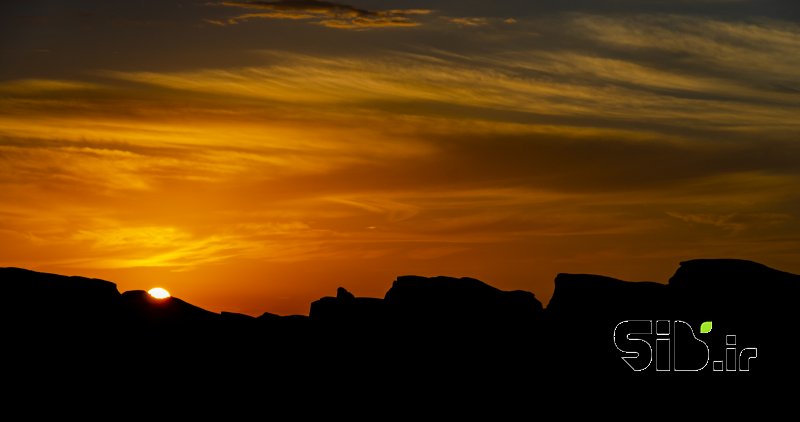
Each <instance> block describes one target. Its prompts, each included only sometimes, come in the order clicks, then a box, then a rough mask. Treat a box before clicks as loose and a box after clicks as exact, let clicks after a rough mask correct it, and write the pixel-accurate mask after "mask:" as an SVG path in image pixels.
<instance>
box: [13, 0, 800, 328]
mask: <svg viewBox="0 0 800 422" xmlns="http://www.w3.org/2000/svg"><path fill="white" fill-rule="evenodd" d="M343 1H345V2H344V3H333V2H330V3H329V2H321V1H313V0H292V1H261V2H244V1H241V2H239V1H213V0H197V1H192V0H183V1H169V0H148V1H133V0H130V1H109V0H70V1H41V0H11V1H3V2H2V4H0V266H16V267H25V268H30V269H34V270H39V271H47V272H55V273H59V274H68V275H84V276H90V277H98V278H104V279H108V280H111V281H115V282H116V283H117V284H118V286H119V288H120V290H121V291H125V290H132V289H143V290H147V289H149V288H151V287H154V286H161V287H165V288H167V289H168V290H170V292H172V294H173V295H174V296H177V297H180V298H182V299H184V300H187V301H189V302H191V303H193V304H196V305H198V306H202V307H204V308H206V309H209V310H213V311H220V310H228V311H235V312H243V313H248V314H252V315H258V314H260V313H262V312H264V311H270V312H274V313H281V314H289V313H301V314H305V313H307V312H308V305H309V303H310V302H311V301H312V300H315V299H317V298H319V297H321V296H325V295H332V294H335V290H336V287H337V286H345V287H347V288H348V289H349V290H350V291H352V292H353V293H355V294H356V295H359V296H381V297H382V296H383V294H384V293H385V291H386V290H387V289H388V288H389V286H390V285H391V282H392V281H393V280H394V279H395V277H396V276H398V275H403V274H417V275H450V276H471V277H475V278H479V279H482V280H484V281H486V282H488V283H490V284H492V285H495V286H497V287H500V288H503V289H524V290H529V291H532V292H534V293H536V295H537V297H538V298H539V299H540V300H542V301H543V302H544V303H545V304H546V303H547V300H548V299H549V297H550V295H551V293H552V289H553V278H554V277H555V275H556V274H557V273H559V272H573V273H578V272H586V273H600V274H606V275H610V276H615V277H619V278H624V279H631V280H654V281H662V282H663V281H666V279H667V278H668V277H669V276H670V275H671V274H672V273H673V272H674V271H675V269H676V268H677V265H678V262H679V261H681V260H685V259H690V258H702V257H730V258H745V259H752V260H756V261H760V262H762V263H765V264H767V265H770V266H773V267H777V268H779V269H783V270H786V271H792V272H800V259H798V257H800V221H799V220H798V218H799V217H800V2H798V1H796V0H614V1H612V0H609V1H596V0H562V1H558V2H553V1H536V0H530V1H526V0H519V1H485V0H434V1H411V0H394V1H392V0H387V1H365V0H343Z"/></svg>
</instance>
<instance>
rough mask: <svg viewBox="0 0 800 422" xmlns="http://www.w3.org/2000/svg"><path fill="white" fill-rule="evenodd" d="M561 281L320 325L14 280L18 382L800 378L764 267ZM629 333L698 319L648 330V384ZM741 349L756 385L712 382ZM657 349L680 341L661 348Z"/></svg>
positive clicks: (337, 316)
mask: <svg viewBox="0 0 800 422" xmlns="http://www.w3.org/2000/svg"><path fill="white" fill-rule="evenodd" d="M555 283H556V286H555V292H554V294H553V297H552V299H551V300H550V303H549V304H548V305H547V307H546V308H545V307H543V306H542V304H541V303H540V302H539V301H538V300H537V299H536V297H535V296H534V294H533V293H530V292H525V291H502V290H499V289H496V288H494V287H492V286H490V285H488V284H486V283H484V282H481V281H479V280H475V279H471V278H460V279H456V278H450V277H433V278H424V277H417V276H402V277H398V278H397V279H396V280H395V281H394V283H393V284H392V286H391V288H390V289H389V290H388V292H387V293H386V295H385V297H384V298H363V297H355V296H354V295H352V294H351V293H350V292H348V291H347V290H346V289H345V288H339V289H338V291H337V294H336V296H335V297H324V298H321V299H320V300H318V301H315V302H313V303H312V304H311V308H310V315H309V316H279V315H274V314H270V313H264V314H263V315H262V316H260V317H258V318H254V317H250V316H247V315H241V314H236V313H227V312H222V313H220V314H217V313H213V312H209V311H206V310H204V309H201V308H199V307H196V306H193V305H191V304H189V303H186V302H184V301H182V300H180V299H178V298H167V299H162V300H158V299H154V298H152V297H150V296H149V295H148V294H146V293H145V292H143V291H130V292H125V293H122V294H120V293H119V292H118V291H117V288H116V285H115V284H114V283H111V282H108V281H103V280H96V279H88V278H82V277H65V276H60V275H54V274H45V273H38V272H33V271H28V270H24V269H18V268H3V269H0V295H2V296H0V297H2V303H0V323H1V324H2V329H3V333H4V341H3V349H4V356H5V359H6V362H7V365H6V368H5V375H6V379H13V377H14V376H19V377H23V378H26V379H30V378H31V377H33V376H35V377H37V379H39V380H40V381H41V380H48V379H51V378H52V379H54V380H61V381H62V382H65V380H70V379H83V380H86V379H90V380H93V382H95V383H96V384H95V385H104V386H106V385H107V386H114V385H118V384H119V383H121V382H122V381H121V380H124V382H123V384H125V386H131V385H141V384H142V383H152V380H153V379H160V378H159V377H161V376H163V375H157V374H158V373H159V372H160V371H166V373H168V374H171V375H170V376H169V377H168V378H169V380H170V381H169V382H167V383H161V382H158V383H157V384H160V385H161V387H162V388H165V389H170V388H180V387H190V386H194V387H197V385H198V384H197V383H200V385H216V386H217V388H221V387H219V386H231V385H250V384H248V383H253V382H255V383H256V384H259V383H268V384H272V385H277V386H283V385H295V386H297V385H298V384H299V385H301V386H302V388H305V389H306V390H304V391H307V393H308V394H313V393H314V392H330V391H334V390H337V389H340V388H342V385H356V386H359V387H360V388H361V389H364V390H372V391H373V392H375V391H394V390H398V389H407V388H408V385H412V386H416V387H415V388H420V389H430V390H437V391H438V390H446V391H450V390H452V389H453V388H458V389H469V390H473V391H496V390H497V389H501V390H502V389H514V390H516V391H520V390H519V389H522V390H521V391H526V390H525V389H526V388H529V389H535V388H537V386H541V385H544V384H546V383H547V382H548V380H560V381H564V380H595V381H597V380H613V382H614V383H615V384H614V385H629V386H638V385H641V383H642V382H647V383H653V382H656V383H661V382H666V383H674V384H680V385H683V384H687V385H691V384H695V383H697V382H700V383H707V382H717V381H722V382H723V383H730V382H733V383H738V382H747V383H750V382H751V381H757V380H763V379H766V378H765V377H769V378H773V377H794V376H795V375H796V373H797V371H798V370H797V367H796V366H795V365H794V364H793V362H794V361H795V360H796V356H795V355H796V350H797V349H796V343H797V342H796V340H795V331H796V327H797V326H798V320H799V319H800V317H799V316H798V312H797V307H796V305H795V304H796V302H797V299H798V293H800V276H798V275H794V274H789V273H785V272H781V271H778V270H775V269H771V268H769V267H766V266H764V265H761V264H758V263H754V262H749V261H741V260H693V261H688V262H683V263H681V265H680V267H679V269H678V271H677V272H676V273H675V275H674V276H673V277H672V278H671V279H670V280H669V283H668V284H666V285H664V284H659V283H653V282H626V281H621V280H616V279H613V278H608V277H603V276H597V275H575V274H560V275H558V277H557V278H556V280H555ZM626 320H640V321H645V324H649V321H655V320H666V321H676V320H678V321H685V322H686V323H687V324H688V326H690V327H691V330H690V331H688V332H687V331H686V329H685V327H686V324H683V325H681V326H680V327H678V326H677V324H676V325H672V324H669V325H668V327H669V328H667V329H666V334H665V335H662V336H657V335H656V333H655V332H654V331H655V330H656V325H655V322H653V325H652V331H650V332H647V331H645V332H642V331H641V330H640V331H639V337H638V338H643V339H645V340H646V341H647V342H648V343H649V344H650V345H651V346H652V347H651V350H652V351H654V353H653V356H651V357H652V358H653V359H652V362H649V363H650V366H649V367H648V368H647V369H645V370H643V371H641V372H637V371H633V370H632V369H631V367H629V366H628V364H627V363H626V361H625V360H623V359H622V356H623V355H624V353H623V351H622V350H619V349H618V348H617V347H616V346H615V340H614V330H615V327H617V325H618V324H620V322H622V321H626ZM705 321H712V323H713V329H712V330H711V332H709V333H701V332H700V325H701V323H703V322H705ZM639 324H640V325H638V326H637V327H641V326H642V325H641V323H639ZM659 331H661V330H659ZM626 334H627V333H622V332H618V333H617V335H618V337H620V338H619V339H618V345H619V344H622V345H623V346H622V348H623V349H625V350H626V351H629V352H633V351H637V350H638V351H643V352H644V353H645V354H647V353H646V352H647V351H646V350H643V349H641V347H642V345H645V343H643V342H638V343H637V340H636V338H635V337H636V334H635V333H634V334H633V336H634V338H632V339H629V340H628V342H627V343H626V342H625V341H626V338H625V335H626ZM691 335H694V336H695V338H696V339H701V340H703V341H704V342H705V343H706V344H707V346H708V349H707V350H708V351H709V352H708V358H707V360H708V363H707V365H705V366H704V367H703V369H702V370H700V371H698V372H678V371H675V369H678V367H679V366H680V367H682V368H684V369H685V368H690V367H693V366H692V365H695V366H696V365H697V360H696V359H695V360H692V359H693V358H694V357H693V356H694V355H692V353H696V352H697V349H696V347H694V348H693V346H697V345H698V344H700V343H698V342H697V341H694V340H693V339H692V338H691V337H690V336H691ZM727 335H736V340H735V346H733V347H734V348H735V352H734V353H735V356H734V357H735V358H736V359H734V360H735V361H736V364H735V365H736V366H730V367H729V369H743V367H742V365H744V364H746V365H748V368H749V371H747V372H744V371H727V372H722V373H720V372H714V371H713V370H712V367H713V362H712V361H714V360H724V359H725V358H726V351H725V349H726V347H731V345H727V346H726V344H725V342H726V339H727V340H730V339H728V338H726V336H727ZM656 338H660V339H662V340H665V339H669V342H668V343H660V344H661V346H659V347H660V348H657V347H656ZM665 344H666V348H664V347H662V346H663V345H665ZM628 347H630V349H628ZM645 347H646V345H645ZM745 348H757V357H754V358H752V359H747V358H746V356H747V353H751V352H746V353H745V358H743V359H744V360H746V362H745V363H741V362H742V360H741V359H740V358H739V355H740V353H742V350H743V349H745ZM703 350H704V349H701V350H700V351H701V352H703ZM630 355H631V354H629V356H630ZM656 355H657V356H656ZM670 356H671V359H670ZM702 358H703V361H705V356H703V357H702ZM665 359H666V360H665ZM656 360H658V361H659V363H658V364H657V362H656ZM645 363H648V362H646V361H645ZM701 363H703V362H701ZM664 365H666V366H664ZM728 365H730V363H728ZM657 367H661V368H662V369H663V368H666V369H671V371H664V372H659V371H657V370H656V368H657ZM9 377H12V378H9ZM154 377H155V378H154ZM620 383H621V384H620ZM757 384H758V383H755V384H752V383H751V385H757Z"/></svg>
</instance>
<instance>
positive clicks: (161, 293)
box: [147, 287, 170, 299]
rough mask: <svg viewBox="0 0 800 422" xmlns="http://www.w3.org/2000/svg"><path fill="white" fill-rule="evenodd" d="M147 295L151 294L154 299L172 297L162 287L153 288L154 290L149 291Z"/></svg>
mask: <svg viewBox="0 0 800 422" xmlns="http://www.w3.org/2000/svg"><path fill="white" fill-rule="evenodd" d="M147 293H149V294H150V296H152V297H153V298H154V299H166V298H168V297H170V294H169V292H168V291H167V290H166V289H163V288H161V287H153V288H152V289H150V290H148V291H147Z"/></svg>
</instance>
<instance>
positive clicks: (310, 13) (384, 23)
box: [212, 0, 431, 29]
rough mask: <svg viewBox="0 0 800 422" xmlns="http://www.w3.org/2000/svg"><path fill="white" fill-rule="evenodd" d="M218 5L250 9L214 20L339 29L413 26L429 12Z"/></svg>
mask: <svg viewBox="0 0 800 422" xmlns="http://www.w3.org/2000/svg"><path fill="white" fill-rule="evenodd" d="M220 4H221V5H222V6H228V7H236V8H242V9H249V10H253V12H249V13H244V14H240V15H237V16H234V17H231V18H228V19H227V20H225V21H221V20H213V21H212V23H214V24H218V25H219V24H226V23H227V24H237V23H240V22H243V21H248V20H253V19H290V20H304V21H309V22H311V23H315V24H319V25H322V26H326V27H328V28H339V29H371V28H391V27H413V26H419V25H421V23H420V22H419V21H418V20H417V19H416V17H419V16H421V15H427V14H429V13H431V10H429V9H390V10H376V11H371V10H365V9H360V8H357V7H354V6H350V5H346V4H340V3H332V2H327V1H317V0H278V1H250V2H236V1H225V2H222V3H220Z"/></svg>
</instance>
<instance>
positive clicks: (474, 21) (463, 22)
mask: <svg viewBox="0 0 800 422" xmlns="http://www.w3.org/2000/svg"><path fill="white" fill-rule="evenodd" d="M445 20H447V22H450V23H453V24H456V25H460V26H486V25H488V24H489V20H488V19H486V18H475V17H456V18H449V17H448V18H445ZM508 23H513V22H508Z"/></svg>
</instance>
